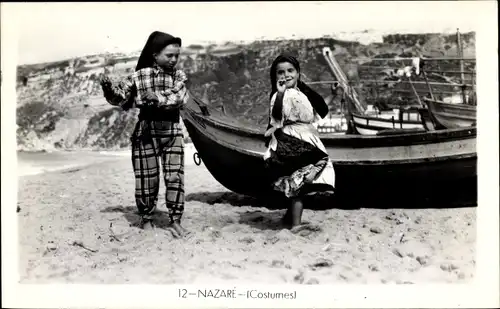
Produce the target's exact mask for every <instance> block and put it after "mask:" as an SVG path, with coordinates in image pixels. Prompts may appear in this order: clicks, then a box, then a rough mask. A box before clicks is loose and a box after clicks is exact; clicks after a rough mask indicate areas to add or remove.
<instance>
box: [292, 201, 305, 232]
mask: <svg viewBox="0 0 500 309" xmlns="http://www.w3.org/2000/svg"><path fill="white" fill-rule="evenodd" d="M303 210H304V205H303V203H302V200H301V199H294V200H292V205H291V207H290V215H291V217H292V218H291V223H292V228H293V227H295V226H298V225H300V224H301V223H302V211H303Z"/></svg>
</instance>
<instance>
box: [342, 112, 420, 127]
mask: <svg viewBox="0 0 500 309" xmlns="http://www.w3.org/2000/svg"><path fill="white" fill-rule="evenodd" d="M415 114H416V113H415ZM351 115H352V117H353V118H360V119H364V120H366V119H368V120H369V121H371V120H373V121H380V122H387V123H390V124H396V125H400V124H403V125H404V124H405V123H406V124H419V125H422V122H421V121H418V120H403V121H400V120H396V119H394V120H393V119H387V118H378V117H371V116H370V115H361V114H358V113H353V112H352V113H351Z"/></svg>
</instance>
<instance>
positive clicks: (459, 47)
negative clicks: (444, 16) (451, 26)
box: [457, 28, 467, 104]
mask: <svg viewBox="0 0 500 309" xmlns="http://www.w3.org/2000/svg"><path fill="white" fill-rule="evenodd" d="M457 53H458V57H459V58H460V72H461V73H460V81H461V84H462V103H463V104H467V100H466V96H465V75H464V60H463V57H464V55H463V48H462V39H461V37H460V30H459V29H458V28H457Z"/></svg>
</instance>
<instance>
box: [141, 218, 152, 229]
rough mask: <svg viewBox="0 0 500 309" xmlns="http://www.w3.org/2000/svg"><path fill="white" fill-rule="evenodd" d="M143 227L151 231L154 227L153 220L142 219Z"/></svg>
mask: <svg viewBox="0 0 500 309" xmlns="http://www.w3.org/2000/svg"><path fill="white" fill-rule="evenodd" d="M141 228H142V229H143V230H145V231H151V230H153V229H154V225H153V220H151V219H142V221H141Z"/></svg>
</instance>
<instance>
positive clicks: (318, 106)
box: [269, 54, 328, 118]
mask: <svg viewBox="0 0 500 309" xmlns="http://www.w3.org/2000/svg"><path fill="white" fill-rule="evenodd" d="M283 62H288V63H290V64H291V65H293V67H294V68H295V69H296V70H297V72H298V73H299V76H300V64H299V61H298V60H297V58H295V57H294V56H292V55H289V54H281V55H279V56H278V57H277V58H276V59H274V61H273V63H272V64H271V69H270V78H271V95H270V96H269V98H272V97H273V95H274V94H275V93H276V92H277V91H278V89H277V86H276V69H277V67H278V64H280V63H283ZM297 87H298V88H299V90H300V91H301V92H302V93H304V94H305V95H306V96H307V99H308V100H309V102H311V105H312V107H313V108H314V110H315V111H316V112H317V113H318V115H319V116H320V117H321V118H324V117H325V116H326V115H327V114H328V106H327V105H326V103H325V100H324V99H323V97H322V96H321V95H320V94H318V93H317V92H316V91H314V90H313V89H311V87H309V86H307V85H306V84H305V83H304V82H303V81H301V80H300V77H299V80H298V81H297Z"/></svg>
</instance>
